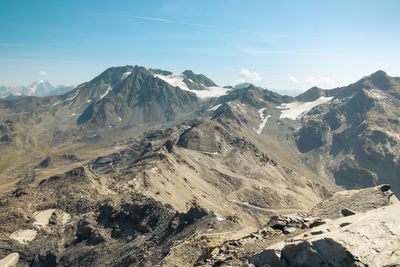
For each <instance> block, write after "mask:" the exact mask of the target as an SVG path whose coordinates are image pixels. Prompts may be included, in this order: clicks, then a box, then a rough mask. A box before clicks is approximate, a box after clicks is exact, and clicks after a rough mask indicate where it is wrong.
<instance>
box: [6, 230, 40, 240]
mask: <svg viewBox="0 0 400 267" xmlns="http://www.w3.org/2000/svg"><path fill="white" fill-rule="evenodd" d="M36 235H37V232H36V231H35V230H32V229H28V230H21V229H19V230H17V231H15V232H14V233H12V234H11V235H10V238H11V239H14V240H17V241H18V242H19V243H21V244H28V242H30V241H32V240H33V239H35V237H36Z"/></svg>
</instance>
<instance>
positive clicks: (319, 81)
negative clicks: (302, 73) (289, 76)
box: [305, 76, 335, 86]
mask: <svg viewBox="0 0 400 267" xmlns="http://www.w3.org/2000/svg"><path fill="white" fill-rule="evenodd" d="M305 82H306V83H308V84H310V85H313V86H318V85H323V84H331V83H334V82H335V80H334V79H332V78H330V77H326V76H320V77H314V76H310V77H308V78H307V79H306V80H305Z"/></svg>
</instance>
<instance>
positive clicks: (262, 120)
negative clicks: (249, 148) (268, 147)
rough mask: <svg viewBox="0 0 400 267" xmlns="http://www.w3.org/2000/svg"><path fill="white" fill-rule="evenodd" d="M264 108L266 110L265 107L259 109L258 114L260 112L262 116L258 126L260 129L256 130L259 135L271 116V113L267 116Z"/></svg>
mask: <svg viewBox="0 0 400 267" xmlns="http://www.w3.org/2000/svg"><path fill="white" fill-rule="evenodd" d="M264 110H265V108H262V109H260V110H258V114H260V118H261V123H260V125H259V126H258V130H256V133H257V134H258V135H260V134H261V132H262V130H263V129H264V127H265V124H267V121H268V119H269V118H270V117H271V115H268V116H266V114H264Z"/></svg>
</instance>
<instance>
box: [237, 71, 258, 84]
mask: <svg viewBox="0 0 400 267" xmlns="http://www.w3.org/2000/svg"><path fill="white" fill-rule="evenodd" d="M240 76H242V78H243V79H250V80H252V81H255V82H259V81H262V80H263V78H262V77H261V75H260V74H258V73H257V72H251V71H250V70H248V69H242V70H241V71H240Z"/></svg>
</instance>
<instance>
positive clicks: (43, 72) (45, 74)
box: [38, 70, 47, 77]
mask: <svg viewBox="0 0 400 267" xmlns="http://www.w3.org/2000/svg"><path fill="white" fill-rule="evenodd" d="M38 74H39V75H40V76H42V77H46V76H47V72H45V71H44V70H41V71H39V72H38Z"/></svg>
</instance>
